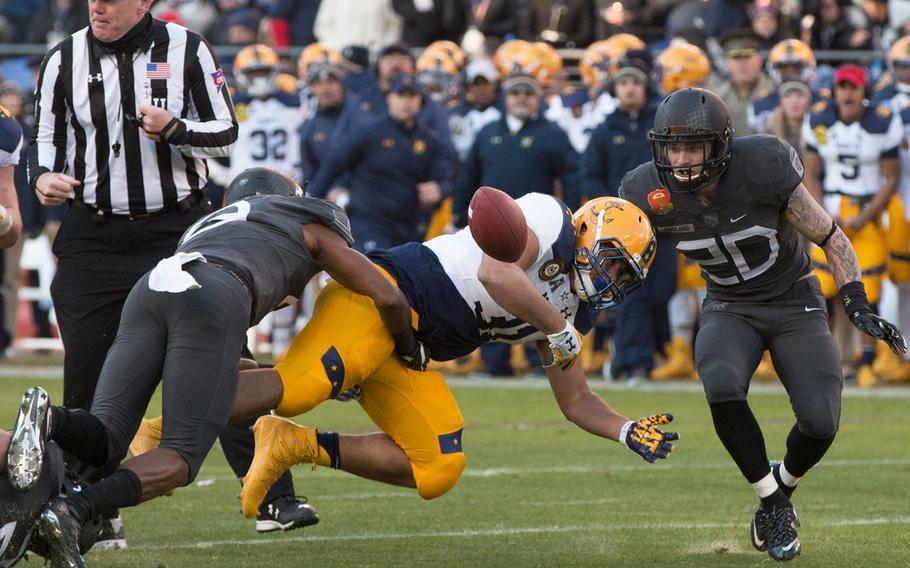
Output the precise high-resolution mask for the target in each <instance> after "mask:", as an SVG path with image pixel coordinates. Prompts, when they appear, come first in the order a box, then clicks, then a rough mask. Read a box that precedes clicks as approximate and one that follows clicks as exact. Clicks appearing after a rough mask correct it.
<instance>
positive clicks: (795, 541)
mask: <svg viewBox="0 0 910 568" xmlns="http://www.w3.org/2000/svg"><path fill="white" fill-rule="evenodd" d="M797 544H799V539H798V538H797V539H794V541H793V542H791V543H790V544H788V545H787V546H785V547H784V550H790V549H791V548H793V547H794V546H796V545H797Z"/></svg>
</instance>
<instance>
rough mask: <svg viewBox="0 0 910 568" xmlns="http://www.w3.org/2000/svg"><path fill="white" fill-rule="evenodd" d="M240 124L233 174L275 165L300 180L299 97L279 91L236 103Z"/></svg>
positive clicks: (300, 120)
mask: <svg viewBox="0 0 910 568" xmlns="http://www.w3.org/2000/svg"><path fill="white" fill-rule="evenodd" d="M235 114H236V115H237V121H238V123H239V125H240V128H239V131H238V134H237V143H236V145H235V146H234V153H233V154H231V171H230V177H231V179H233V178H234V177H235V176H236V175H237V174H239V173H240V172H242V171H243V170H245V169H247V168H252V167H259V166H265V167H271V168H275V169H276V170H278V171H280V172H283V173H285V174H288V175H289V176H291V177H293V178H295V179H298V177H299V175H298V174H299V167H300V127H301V125H302V124H303V112H302V111H301V108H300V102H299V99H298V98H297V96H295V95H290V94H286V93H277V94H275V95H273V96H271V97H269V98H267V99H264V100H262V99H251V100H248V101H240V102H238V103H236V104H235Z"/></svg>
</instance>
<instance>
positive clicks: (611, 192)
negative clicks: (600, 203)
mask: <svg viewBox="0 0 910 568" xmlns="http://www.w3.org/2000/svg"><path fill="white" fill-rule="evenodd" d="M656 112H657V107H656V105H653V104H648V105H647V106H645V108H643V109H642V110H641V112H640V113H639V114H638V116H636V117H633V116H632V115H630V114H629V113H627V112H625V111H622V110H618V109H617V110H615V111H613V112H612V113H610V114H608V115H607V117H606V118H605V119H604V121H603V122H601V123H600V124H598V125H597V128H595V129H594V132H592V133H591V141H590V142H588V148H587V149H586V150H585V153H584V154H582V157H581V171H582V177H583V179H584V182H583V193H584V196H585V197H587V198H588V199H593V198H595V197H604V196H612V197H618V196H619V184H620V182H622V178H623V176H624V175H626V173H627V172H630V171H632V170H634V169H635V168H636V167H638V166H640V165H641V164H643V163H645V162H647V161H649V160H650V159H651V146H650V144H649V143H648V130H650V129H651V128H652V127H653V126H654V114H655V113H656Z"/></svg>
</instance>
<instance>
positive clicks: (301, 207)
mask: <svg viewBox="0 0 910 568" xmlns="http://www.w3.org/2000/svg"><path fill="white" fill-rule="evenodd" d="M302 193H303V192H302V190H301V189H300V187H299V186H297V184H296V183H295V182H294V181H293V180H292V179H290V178H289V177H287V176H285V175H283V174H280V173H278V172H276V171H274V170H269V169H266V168H254V169H250V170H247V171H246V172H244V173H243V174H241V175H240V176H238V177H237V178H235V180H234V182H233V183H232V184H231V186H230V187H229V188H228V196H229V199H230V200H231V204H230V205H228V206H227V207H225V208H223V209H221V210H218V211H216V212H214V213H212V214H210V215H207V216H206V217H203V218H202V219H200V220H199V221H198V222H197V223H195V224H194V225H192V226H191V227H190V228H189V229H187V231H186V232H185V233H184V235H183V237H182V238H181V240H180V243H179V245H178V247H177V252H176V253H175V255H174V256H172V257H170V258H167V259H165V260H162V261H161V262H160V263H158V265H157V266H156V267H155V268H154V269H153V270H151V271H150V272H149V273H147V274H146V275H145V276H143V277H142V279H140V280H139V281H138V282H137V283H136V285H135V286H134V287H133V289H132V291H131V293H130V295H129V297H128V298H127V301H126V305H125V307H124V312H123V318H122V321H121V324H120V328H119V330H118V333H117V338H116V340H115V341H114V344H113V346H112V347H111V350H110V352H109V353H108V356H107V359H106V360H105V362H104V367H103V368H102V371H101V376H100V378H99V380H98V388H97V391H96V393H95V398H94V400H93V403H92V414H90V413H88V412H86V411H84V410H69V409H66V408H63V407H57V406H54V407H50V408H49V409H48V408H47V406H48V401H47V399H46V398H44V399H43V403H41V404H39V406H40V407H41V410H40V411H36V412H35V413H31V414H30V415H29V416H30V422H29V427H30V428H33V429H34V430H35V431H42V432H44V431H46V433H47V437H48V438H49V439H52V440H55V441H56V442H57V443H58V444H59V445H60V447H61V448H62V449H63V450H64V451H66V452H68V453H70V454H72V455H74V456H75V457H76V458H78V459H79V461H80V462H82V463H84V464H87V465H90V466H92V467H101V466H104V465H112V466H116V464H119V463H120V460H122V459H123V457H124V456H125V454H126V450H127V447H128V445H129V443H130V441H131V440H132V438H133V436H134V435H135V433H136V430H137V428H138V427H139V424H140V421H141V419H142V416H143V414H144V413H145V409H146V407H147V405H148V403H149V400H150V399H151V397H152V395H153V394H154V392H155V389H156V387H157V385H158V383H159V382H162V381H163V403H162V406H163V416H164V419H163V425H162V429H161V431H162V433H163V438H162V440H161V444H160V446H159V447H157V448H155V449H153V450H151V451H149V452H148V453H145V454H142V455H140V456H138V457H135V458H133V459H130V460H129V461H127V462H125V463H124V464H123V465H122V467H120V469H117V470H116V471H114V473H113V474H111V475H110V476H108V477H106V478H104V479H103V480H102V481H100V482H99V483H97V484H95V485H93V486H91V487H89V488H87V489H86V490H84V491H82V492H81V493H76V494H72V495H68V496H67V497H66V498H65V499H63V498H61V499H56V500H55V501H54V502H53V503H52V504H51V505H50V508H51V511H52V512H53V513H54V514H55V515H56V516H57V518H58V519H59V520H60V524H61V527H62V529H63V530H64V531H65V533H66V535H68V536H67V540H68V541H69V542H74V541H76V540H78V535H79V533H80V531H81V527H82V526H83V525H84V524H85V523H86V522H87V521H88V520H89V519H91V518H93V517H94V516H95V515H96V514H98V513H102V512H106V511H109V510H112V509H116V508H121V507H128V506H134V505H138V504H139V503H141V502H143V501H147V500H149V499H153V498H155V497H157V496H159V495H161V494H163V493H165V492H166V491H168V490H170V489H173V488H176V487H179V486H183V485H187V484H188V483H190V482H192V480H193V479H194V478H195V477H196V474H197V473H198V472H199V467H200V466H201V465H202V461H203V460H204V459H205V456H206V454H207V453H208V451H209V450H210V449H211V446H212V444H213V443H214V441H215V439H216V438H217V436H218V435H219V433H220V432H221V431H222V429H223V428H224V427H225V425H226V424H227V422H228V415H229V413H230V410H231V406H232V404H233V401H234V394H235V392H236V390H237V377H238V359H239V358H240V352H241V348H242V347H243V345H244V341H245V339H246V331H247V329H248V328H249V327H251V326H253V325H256V324H257V323H258V322H259V321H260V320H261V319H262V318H263V317H264V316H265V315H266V314H267V313H269V312H270V311H272V310H274V309H276V308H278V307H280V306H282V305H285V304H286V303H287V302H289V301H294V299H295V298H299V297H300V295H301V293H302V292H303V289H304V286H306V284H307V282H309V280H310V279H311V278H312V277H313V276H314V275H315V274H316V273H318V272H319V271H321V270H325V271H326V272H328V273H329V274H330V275H331V276H332V277H334V278H335V279H336V280H337V281H338V282H340V283H342V284H344V285H345V286H347V287H348V288H349V289H350V290H353V291H355V292H357V293H359V294H363V296H362V297H363V298H364V299H365V301H367V302H370V305H371V306H375V308H374V309H375V310H376V313H377V321H378V322H380V323H379V327H380V328H382V329H383V330H384V333H386V335H387V337H389V342H390V346H392V347H390V350H394V351H395V352H396V353H399V354H400V356H401V357H402V358H403V360H405V361H406V362H407V363H408V364H411V365H414V366H415V367H419V368H423V366H424V365H425V362H424V361H423V360H422V359H421V358H419V357H418V355H419V354H420V353H422V351H423V350H422V348H421V346H420V344H419V342H418V341H417V339H416V337H415V334H414V333H413V331H412V330H411V325H410V312H409V309H408V304H407V300H406V299H405V297H404V295H403V294H402V293H401V291H400V290H399V289H398V288H396V287H395V286H393V285H392V284H391V283H390V282H389V280H388V279H387V278H385V277H384V276H383V275H382V274H381V273H380V272H379V271H378V270H377V269H376V268H375V267H374V265H373V264H371V263H370V262H369V261H368V260H367V259H366V258H365V257H363V256H362V255H360V254H359V253H357V252H355V251H353V250H352V249H351V248H350V245H351V243H352V240H353V239H352V237H351V232H350V226H349V224H348V219H347V217H346V216H345V215H344V213H343V212H342V211H341V209H339V208H338V207H337V206H334V205H331V204H329V203H327V202H325V201H321V200H317V199H312V198H307V197H302ZM162 377H163V379H162ZM45 414H46V415H48V416H49V417H48V419H47V421H46V423H45V420H44V419H43V418H44V415H45ZM38 446H40V444H31V445H29V446H28V447H25V448H23V447H22V445H21V444H17V443H14V444H11V446H10V451H9V452H8V454H7V456H8V464H9V467H11V468H14V469H15V470H16V471H22V472H25V473H24V474H23V475H22V476H20V477H19V478H17V479H11V481H12V482H13V484H14V486H18V487H25V486H27V485H29V484H30V483H31V482H32V481H33V479H34V475H35V473H34V472H36V471H38V470H40V467H41V460H42V454H41V452H40V451H37V450H36V449H35V448H37V447H38Z"/></svg>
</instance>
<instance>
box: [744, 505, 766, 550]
mask: <svg viewBox="0 0 910 568" xmlns="http://www.w3.org/2000/svg"><path fill="white" fill-rule="evenodd" d="M749 537H750V539H751V540H752V548H754V549H755V550H757V551H759V552H765V551H766V550H768V514H767V513H766V512H765V510H764V509H762V507H761V505H759V506H758V510H757V511H755V516H754V517H752V525H751V526H750V527H749Z"/></svg>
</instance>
